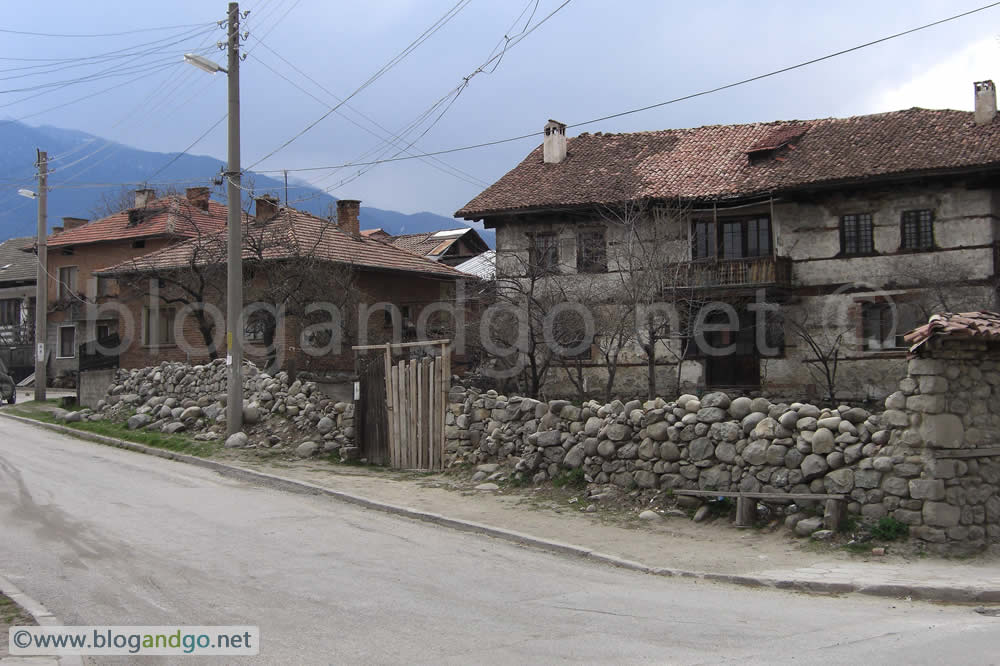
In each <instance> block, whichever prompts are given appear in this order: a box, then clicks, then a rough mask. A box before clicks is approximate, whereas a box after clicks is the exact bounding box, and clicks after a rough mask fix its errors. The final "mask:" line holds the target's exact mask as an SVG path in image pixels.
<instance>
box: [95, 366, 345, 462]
mask: <svg viewBox="0 0 1000 666" xmlns="http://www.w3.org/2000/svg"><path fill="white" fill-rule="evenodd" d="M226 375H227V372H226V365H225V360H224V359H219V360H216V361H213V362H211V363H206V364H203V365H189V364H187V363H169V362H163V363H161V364H160V365H156V366H152V367H149V368H141V369H136V370H118V371H117V373H116V374H115V378H114V383H113V384H112V385H111V386H110V388H108V393H107V396H105V398H104V400H102V401H101V402H99V403H98V404H97V407H96V411H97V412H98V413H99V414H102V415H104V416H106V417H114V416H115V414H116V413H117V414H120V415H127V416H128V417H129V418H128V425H129V428H132V429H144V430H157V431H161V432H167V433H177V432H188V433H189V434H194V437H195V439H199V440H213V439H221V438H222V437H224V436H225V432H226V400H227V396H226ZM243 378H244V379H243V387H244V393H243V395H244V400H243V421H244V425H245V427H244V431H245V433H246V434H247V435H248V436H247V437H241V438H236V439H233V438H230V439H231V440H232V441H230V440H227V446H233V447H237V446H239V447H244V446H255V447H263V446H267V447H275V448H281V447H294V448H295V450H296V452H297V453H299V455H303V456H309V455H313V454H316V453H322V452H325V453H331V452H335V451H338V450H339V451H341V455H345V454H346V455H347V457H354V456H355V455H356V453H357V448H356V447H354V404H353V403H347V402H337V401H334V400H331V399H330V398H328V397H327V396H326V395H325V394H323V393H322V392H321V391H320V390H319V389H318V388H317V386H316V384H315V383H313V382H302V381H298V380H297V381H294V382H289V378H288V374H287V373H285V372H279V373H277V374H275V375H273V376H272V375H269V374H268V373H265V372H262V371H261V370H260V369H258V368H257V367H256V366H254V365H253V364H252V363H246V364H245V365H244V371H243Z"/></svg>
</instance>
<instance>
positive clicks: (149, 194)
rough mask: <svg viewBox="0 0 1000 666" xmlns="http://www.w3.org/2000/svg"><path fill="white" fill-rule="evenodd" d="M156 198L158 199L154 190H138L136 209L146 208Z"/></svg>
mask: <svg viewBox="0 0 1000 666" xmlns="http://www.w3.org/2000/svg"><path fill="white" fill-rule="evenodd" d="M154 198H156V192H154V191H153V190H150V189H147V188H143V189H141V190H136V191H135V206H134V208H145V207H146V206H148V205H149V203H150V202H151V201H152V200H153V199H154Z"/></svg>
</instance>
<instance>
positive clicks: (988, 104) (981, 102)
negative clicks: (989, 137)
mask: <svg viewBox="0 0 1000 666" xmlns="http://www.w3.org/2000/svg"><path fill="white" fill-rule="evenodd" d="M975 86H976V124H977V125H988V124H990V123H991V122H993V118H995V117H996V115H997V89H996V87H995V86H994V85H993V82H992V81H976V83H975Z"/></svg>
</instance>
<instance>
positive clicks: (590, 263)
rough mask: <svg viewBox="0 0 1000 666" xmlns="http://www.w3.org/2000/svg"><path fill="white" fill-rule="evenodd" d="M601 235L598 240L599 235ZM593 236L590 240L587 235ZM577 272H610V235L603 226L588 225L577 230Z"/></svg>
mask: <svg viewBox="0 0 1000 666" xmlns="http://www.w3.org/2000/svg"><path fill="white" fill-rule="evenodd" d="M598 235H599V236H600V241H599V242H598V240H597V236H598ZM588 236H589V237H591V238H590V239H589V241H588V239H587V237H588ZM576 272H577V273H607V272H608V235H607V229H604V228H602V227H588V228H584V229H580V230H579V231H577V232H576Z"/></svg>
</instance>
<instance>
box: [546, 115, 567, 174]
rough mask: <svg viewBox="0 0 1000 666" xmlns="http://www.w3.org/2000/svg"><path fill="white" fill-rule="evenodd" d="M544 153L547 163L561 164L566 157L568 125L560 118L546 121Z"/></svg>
mask: <svg viewBox="0 0 1000 666" xmlns="http://www.w3.org/2000/svg"><path fill="white" fill-rule="evenodd" d="M542 153H543V154H544V155H545V163H546V164H559V163H560V162H562V161H563V160H564V159H566V125H565V124H563V123H561V122H559V121H558V120H552V119H549V122H547V123H545V141H544V143H543V144H542Z"/></svg>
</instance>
